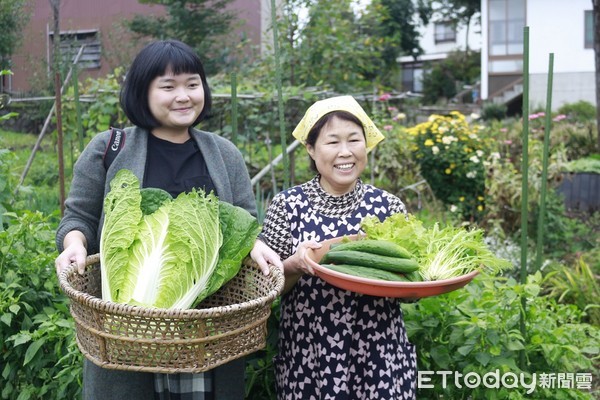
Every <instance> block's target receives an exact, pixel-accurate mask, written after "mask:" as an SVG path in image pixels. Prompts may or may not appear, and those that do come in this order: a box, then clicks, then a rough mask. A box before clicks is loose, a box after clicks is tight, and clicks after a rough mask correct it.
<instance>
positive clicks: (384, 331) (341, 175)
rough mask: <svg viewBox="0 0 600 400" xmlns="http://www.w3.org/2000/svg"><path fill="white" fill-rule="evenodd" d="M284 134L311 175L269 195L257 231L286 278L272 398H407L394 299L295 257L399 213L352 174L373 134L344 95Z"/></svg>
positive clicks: (410, 363)
mask: <svg viewBox="0 0 600 400" xmlns="http://www.w3.org/2000/svg"><path fill="white" fill-rule="evenodd" d="M293 135H294V137H295V138H297V139H298V140H299V141H301V142H302V143H304V144H305V146H306V150H307V151H308V154H309V155H310V158H311V163H312V167H313V168H314V169H315V170H316V171H317V175H316V176H315V177H314V178H313V179H312V180H310V181H309V182H306V183H304V184H301V185H298V186H295V187H292V188H291V189H288V190H286V191H284V192H282V193H279V194H278V195H277V196H275V198H274V199H273V201H272V202H271V204H270V206H269V209H268V211H267V215H266V217H265V221H264V226H263V232H262V236H261V237H262V239H263V240H264V241H265V243H266V244H267V245H269V246H270V247H271V248H272V249H274V250H275V251H276V252H277V253H278V254H279V256H280V257H281V259H282V260H283V265H284V272H285V279H286V285H285V289H284V295H283V297H282V300H281V321H280V330H279V353H278V355H277V356H276V357H275V360H274V361H275V369H276V370H275V374H276V382H277V395H278V398H279V399H290V400H296V399H336V400H340V399H412V398H414V397H415V392H416V354H415V350H414V346H413V345H412V344H410V343H409V341H408V339H407V336H406V330H405V328H404V322H403V319H402V310H401V309H400V304H399V301H398V300H397V299H391V298H383V297H373V296H366V295H360V294H357V293H353V292H350V291H346V290H342V289H338V288H336V287H334V286H331V285H329V284H328V283H326V282H325V281H323V280H321V279H320V278H318V277H316V276H314V275H313V271H312V269H311V268H310V266H309V265H307V264H306V263H305V261H304V253H305V252H306V249H308V248H318V247H319V246H320V245H319V242H320V241H323V240H326V239H331V238H334V237H338V236H343V235H349V234H355V233H358V232H359V230H360V223H361V221H362V219H363V218H365V217H366V216H376V217H378V218H379V219H380V220H383V219H385V218H386V217H387V216H389V215H391V214H394V213H406V209H405V206H404V204H403V203H402V201H401V200H400V199H399V198H398V197H396V196H394V195H392V194H390V193H388V192H386V191H384V190H381V189H378V188H376V187H374V186H372V185H368V184H365V183H363V182H362V181H361V179H360V175H361V173H362V172H363V171H364V169H365V166H366V164H367V153H368V152H369V151H370V150H372V149H373V148H374V147H375V146H376V145H377V143H379V142H380V141H381V140H382V139H383V135H382V134H381V132H380V131H379V130H378V129H377V127H376V126H375V125H374V123H373V121H371V119H370V118H369V117H368V116H367V114H366V113H365V112H364V110H363V109H362V108H361V107H360V105H359V104H358V103H357V102H356V100H354V98H352V97H350V96H341V97H334V98H330V99H326V100H322V101H318V102H316V103H315V104H313V105H312V106H311V107H310V108H309V109H308V110H307V111H306V114H305V116H304V118H303V119H302V120H301V121H300V123H299V124H298V126H297V127H296V129H295V130H294V132H293ZM253 255H254V252H253Z"/></svg>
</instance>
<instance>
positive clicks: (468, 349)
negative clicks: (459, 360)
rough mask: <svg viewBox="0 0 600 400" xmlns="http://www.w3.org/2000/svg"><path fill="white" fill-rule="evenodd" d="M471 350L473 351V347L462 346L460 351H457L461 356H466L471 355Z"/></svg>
mask: <svg viewBox="0 0 600 400" xmlns="http://www.w3.org/2000/svg"><path fill="white" fill-rule="evenodd" d="M471 350H473V345H472V344H471V345H466V346H460V347H459V348H458V349H456V351H457V352H458V353H459V354H462V355H463V356H466V355H467V354H469V353H470V352H471Z"/></svg>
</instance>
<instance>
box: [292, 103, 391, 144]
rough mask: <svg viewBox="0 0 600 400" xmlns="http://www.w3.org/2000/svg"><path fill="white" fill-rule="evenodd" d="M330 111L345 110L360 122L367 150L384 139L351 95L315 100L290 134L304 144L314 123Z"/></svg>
mask: <svg viewBox="0 0 600 400" xmlns="http://www.w3.org/2000/svg"><path fill="white" fill-rule="evenodd" d="M332 111H347V112H349V113H351V114H352V115H354V116H355V117H356V118H358V119H359V120H360V122H362V125H363V129H364V131H365V138H366V142H367V152H369V151H371V150H373V148H374V147H375V146H376V145H377V143H379V142H381V141H382V140H383V139H385V136H383V134H382V133H381V132H380V131H379V129H377V127H376V126H375V124H374V123H373V121H372V120H371V118H369V116H368V115H367V113H366V112H365V110H363V109H362V107H361V106H360V104H358V102H357V101H356V100H354V98H353V97H352V96H338V97H331V98H329V99H325V100H319V101H317V102H315V103H314V104H313V105H312V106H310V107H309V108H308V110H306V113H305V114H304V117H303V118H302V120H300V122H299V123H298V125H297V126H296V129H294V132H292V135H293V136H294V137H295V138H296V139H298V141H299V142H301V143H302V144H306V138H307V137H308V132H310V130H311V129H312V127H313V126H314V125H315V123H316V122H317V121H318V120H319V119H321V117H323V116H324V115H325V114H328V113H330V112H332Z"/></svg>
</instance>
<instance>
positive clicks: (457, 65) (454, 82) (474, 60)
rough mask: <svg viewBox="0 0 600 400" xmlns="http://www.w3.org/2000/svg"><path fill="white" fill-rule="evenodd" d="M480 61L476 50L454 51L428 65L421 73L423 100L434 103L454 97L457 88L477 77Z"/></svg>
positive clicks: (475, 79)
mask: <svg viewBox="0 0 600 400" xmlns="http://www.w3.org/2000/svg"><path fill="white" fill-rule="evenodd" d="M480 63H481V61H480V55H479V53H478V52H469V53H467V52H463V51H454V52H451V53H450V54H449V55H448V57H447V58H446V59H444V60H443V61H439V62H435V63H432V64H430V65H428V66H427V69H426V71H425V73H424V74H423V101H424V102H425V103H427V104H434V103H437V102H438V101H439V100H440V99H446V100H448V99H450V98H452V97H454V96H455V95H456V94H457V92H458V90H459V88H461V87H462V86H464V85H466V84H473V83H474V82H475V81H477V79H479V76H480V69H481V68H480Z"/></svg>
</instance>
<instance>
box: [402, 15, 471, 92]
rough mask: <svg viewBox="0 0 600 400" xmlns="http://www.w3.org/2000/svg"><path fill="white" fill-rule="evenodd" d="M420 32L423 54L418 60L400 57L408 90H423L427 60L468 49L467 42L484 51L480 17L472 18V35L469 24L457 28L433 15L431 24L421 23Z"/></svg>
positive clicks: (441, 57) (434, 59) (403, 88)
mask: <svg viewBox="0 0 600 400" xmlns="http://www.w3.org/2000/svg"><path fill="white" fill-rule="evenodd" d="M415 18H416V17H415ZM419 33H420V34H421V39H420V42H419V43H420V45H421V48H422V49H423V54H422V55H421V56H419V57H418V58H417V59H416V60H415V59H414V58H413V57H412V56H405V57H400V58H399V60H398V61H399V62H400V64H401V65H402V90H404V91H410V92H415V93H420V92H422V88H423V86H422V83H421V78H422V76H423V68H424V66H425V64H426V63H428V62H435V61H441V60H443V59H445V58H446V57H448V54H449V53H450V52H452V51H455V50H461V51H464V50H465V49H466V45H467V43H468V45H469V50H473V51H480V50H481V43H482V42H481V37H482V36H481V26H479V23H478V21H476V18H473V19H472V20H471V23H470V27H469V29H468V38H467V27H466V26H458V27H456V28H454V27H453V26H452V25H450V24H449V23H448V22H447V21H444V20H443V19H442V18H441V17H440V16H439V15H433V16H432V18H431V21H430V22H429V24H428V25H427V26H422V25H420V28H419Z"/></svg>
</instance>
